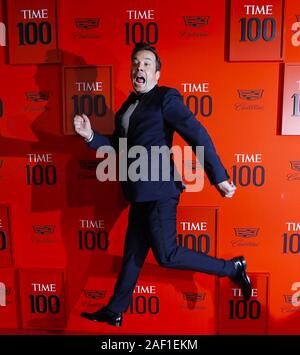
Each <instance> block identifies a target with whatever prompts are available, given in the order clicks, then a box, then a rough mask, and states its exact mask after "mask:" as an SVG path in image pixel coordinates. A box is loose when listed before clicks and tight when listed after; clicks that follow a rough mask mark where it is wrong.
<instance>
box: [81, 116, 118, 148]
mask: <svg viewBox="0 0 300 355" xmlns="http://www.w3.org/2000/svg"><path fill="white" fill-rule="evenodd" d="M87 145H88V147H89V148H91V149H95V150H97V149H98V148H99V147H101V146H104V145H108V146H111V147H113V148H114V149H115V151H116V153H118V149H119V135H118V132H117V129H116V117H115V129H114V132H113V134H112V135H111V136H110V137H107V136H104V135H102V134H100V133H97V132H95V131H94V137H93V139H92V140H91V141H90V142H88V143H87Z"/></svg>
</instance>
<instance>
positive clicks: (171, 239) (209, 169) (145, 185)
mask: <svg viewBox="0 0 300 355" xmlns="http://www.w3.org/2000/svg"><path fill="white" fill-rule="evenodd" d="M139 99H140V102H139V104H138V106H137V107H136V109H135V111H134V112H133V114H132V116H131V118H130V122H129V128H128V134H127V140H128V141H127V144H128V149H129V148H130V147H132V146H134V145H141V146H144V147H145V148H146V149H147V151H149V150H150V149H151V146H165V145H166V146H168V147H171V146H172V140H173V134H174V132H175V131H176V132H177V133H179V134H180V135H181V137H182V138H183V139H184V140H185V141H186V142H187V143H188V144H189V145H190V146H191V147H192V148H193V150H194V148H195V147H196V146H204V170H205V172H206V174H207V176H208V178H209V180H210V183H211V184H217V183H219V182H222V181H224V180H227V179H228V178H229V175H228V173H227V172H226V170H225V168H224V167H223V165H222V163H221V161H220V159H219V157H218V155H217V153H216V150H215V148H214V145H213V142H212V140H211V138H210V136H209V135H208V133H207V131H206V129H205V128H204V127H203V126H202V125H201V123H200V122H199V121H197V119H196V118H195V117H194V115H193V114H192V113H191V112H190V110H189V109H188V108H187V107H186V106H185V105H184V103H183V100H182V97H181V95H180V94H179V92H178V91H177V90H176V89H173V88H167V87H159V86H155V87H154V88H153V89H152V90H150V91H149V92H147V93H145V94H142V95H141V96H140V97H139ZM135 100H136V95H135V94H133V93H132V94H130V96H129V97H128V99H127V100H126V101H125V102H124V104H123V105H122V107H121V108H120V110H119V111H118V112H117V113H116V115H115V130H114V133H113V135H112V136H111V137H105V136H102V135H101V134H99V133H96V132H95V134H94V138H93V140H92V141H91V142H90V143H88V145H89V147H91V148H93V149H97V148H98V147H100V146H103V145H111V146H113V147H114V148H115V149H116V151H118V139H119V138H120V137H124V129H123V127H122V125H121V118H122V115H123V114H124V112H125V111H126V110H127V108H128V107H129V105H130V104H131V103H132V102H134V101H135ZM128 164H130V161H129V162H128ZM149 169H151V167H149ZM173 169H174V164H173V161H172V160H171V171H172V170H173ZM171 176H173V175H172V174H171ZM121 184H122V188H123V192H124V194H125V197H126V198H127V200H128V201H129V202H130V203H131V205H130V210H129V217H128V228H127V232H126V238H125V245H124V256H123V262H122V268H121V271H120V273H119V276H118V280H117V282H116V285H115V288H114V294H113V296H112V297H111V299H110V301H109V304H108V307H109V308H110V309H111V310H112V311H114V312H124V311H126V310H127V308H128V306H129V304H130V301H131V297H132V293H133V291H134V288H135V285H136V282H137V280H138V276H139V273H140V270H141V267H142V265H143V263H144V261H145V259H146V256H147V254H148V251H149V249H150V248H151V249H152V251H153V254H154V256H155V258H156V260H157V262H158V263H159V264H160V265H161V266H164V267H169V268H177V269H187V270H194V271H200V272H205V273H210V274H215V275H219V276H225V275H227V276H231V275H233V274H234V266H233V263H232V262H231V261H226V260H223V259H217V258H214V257H210V256H208V255H205V254H203V253H197V252H194V251H193V250H190V249H188V248H185V247H180V246H178V245H177V241H176V212H177V205H178V201H179V196H180V193H181V192H182V190H183V185H182V183H181V182H178V181H174V180H172V179H171V181H162V180H161V179H160V180H159V181H136V182H132V181H126V182H122V183H121Z"/></svg>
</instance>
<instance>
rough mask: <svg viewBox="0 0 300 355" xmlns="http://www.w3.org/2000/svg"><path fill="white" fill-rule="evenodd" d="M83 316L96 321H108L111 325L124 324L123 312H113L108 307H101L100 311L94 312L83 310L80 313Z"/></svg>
mask: <svg viewBox="0 0 300 355" xmlns="http://www.w3.org/2000/svg"><path fill="white" fill-rule="evenodd" d="M80 315H81V317H83V318H86V319H88V320H92V321H94V322H106V323H108V324H111V325H115V326H117V327H120V326H121V325H122V319H123V314H122V313H121V312H119V313H115V312H112V311H111V310H110V309H108V308H107V307H103V308H101V309H100V310H99V311H97V312H94V313H88V312H83V313H81V314H80Z"/></svg>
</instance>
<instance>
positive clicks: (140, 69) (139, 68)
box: [137, 63, 144, 71]
mask: <svg viewBox="0 0 300 355" xmlns="http://www.w3.org/2000/svg"><path fill="white" fill-rule="evenodd" d="M137 70H138V71H143V70H144V65H143V64H142V63H139V64H138V66H137Z"/></svg>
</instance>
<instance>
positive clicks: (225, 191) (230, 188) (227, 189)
mask: <svg viewBox="0 0 300 355" xmlns="http://www.w3.org/2000/svg"><path fill="white" fill-rule="evenodd" d="M216 188H217V189H218V191H219V192H220V194H221V195H222V196H223V197H228V198H230V197H232V196H233V195H234V193H235V190H236V186H235V185H234V183H233V182H232V181H231V182H229V181H227V180H225V181H222V182H220V183H218V184H217V185H216Z"/></svg>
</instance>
